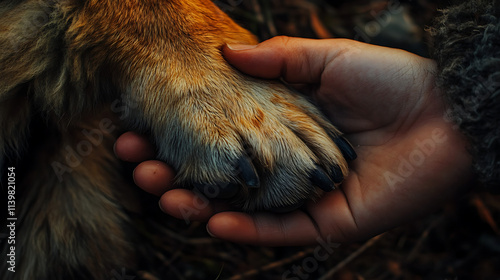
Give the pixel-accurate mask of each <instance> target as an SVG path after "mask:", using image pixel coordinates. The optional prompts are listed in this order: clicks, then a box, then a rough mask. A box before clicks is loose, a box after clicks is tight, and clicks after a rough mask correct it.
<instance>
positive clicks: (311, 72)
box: [223, 36, 339, 84]
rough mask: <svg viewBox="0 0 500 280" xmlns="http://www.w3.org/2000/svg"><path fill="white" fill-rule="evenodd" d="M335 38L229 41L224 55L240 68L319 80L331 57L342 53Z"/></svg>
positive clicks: (267, 75) (252, 72)
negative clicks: (251, 42)
mask: <svg viewBox="0 0 500 280" xmlns="http://www.w3.org/2000/svg"><path fill="white" fill-rule="evenodd" d="M336 45H337V44H336V43H335V40H331V39H327V40H315V39H302V38H291V37H284V36H279V37H274V38H272V39H269V40H267V41H264V42H262V43H260V44H258V45H256V46H252V45H226V46H224V48H223V55H224V57H225V58H226V60H227V61H228V62H229V63H230V64H231V65H233V66H234V67H236V68H237V69H239V70H240V71H242V72H244V73H246V74H249V75H252V76H255V77H259V78H266V79H277V78H283V79H284V80H285V81H287V82H289V83H308V84H310V83H318V82H320V80H321V74H322V72H323V70H324V67H325V65H326V64H327V59H329V58H334V57H335V56H336V54H337V53H339V48H336Z"/></svg>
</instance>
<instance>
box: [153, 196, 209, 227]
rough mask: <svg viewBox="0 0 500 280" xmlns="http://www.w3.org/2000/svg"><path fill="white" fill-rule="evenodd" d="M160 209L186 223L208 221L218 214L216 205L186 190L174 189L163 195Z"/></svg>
mask: <svg viewBox="0 0 500 280" xmlns="http://www.w3.org/2000/svg"><path fill="white" fill-rule="evenodd" d="M160 207H161V209H162V210H163V212H165V213H167V214H169V215H171V216H173V217H175V218H178V219H181V220H185V221H186V222H190V221H207V220H208V219H209V218H210V217H211V216H212V215H214V214H215V213H216V207H215V204H213V203H212V202H210V201H209V200H208V199H207V198H206V197H205V196H202V195H199V194H197V193H194V192H192V191H189V190H186V189H174V190H171V191H168V192H166V193H165V194H163V195H162V196H161V198H160Z"/></svg>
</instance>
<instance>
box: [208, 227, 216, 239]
mask: <svg viewBox="0 0 500 280" xmlns="http://www.w3.org/2000/svg"><path fill="white" fill-rule="evenodd" d="M206 229H207V232H208V234H209V235H210V236H212V237H215V238H217V236H215V235H214V234H213V233H211V232H210V230H209V229H208V225H207V226H206Z"/></svg>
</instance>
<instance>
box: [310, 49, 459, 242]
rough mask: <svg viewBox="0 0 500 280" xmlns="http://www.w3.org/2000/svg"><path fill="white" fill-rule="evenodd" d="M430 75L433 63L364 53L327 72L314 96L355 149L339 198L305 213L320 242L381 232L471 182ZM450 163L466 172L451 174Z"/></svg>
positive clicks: (348, 54)
mask: <svg viewBox="0 0 500 280" xmlns="http://www.w3.org/2000/svg"><path fill="white" fill-rule="evenodd" d="M360 48H362V51H361V49H360ZM353 52H354V53H353ZM374 54H376V55H374ZM434 69H435V65H434V63H433V62H432V61H431V60H428V59H424V58H420V57H417V56H415V55H412V54H409V53H407V52H404V51H399V50H392V49H385V48H380V47H375V46H369V45H362V46H360V47H359V48H356V47H354V48H352V47H351V48H349V50H348V51H345V52H343V53H342V55H340V56H337V57H336V58H335V59H333V60H331V61H330V62H329V63H327V64H326V66H325V69H324V71H323V75H322V81H321V86H320V87H319V88H317V90H315V91H313V92H312V94H313V96H314V97H315V98H316V99H317V100H319V102H320V104H327V105H326V106H327V107H326V108H325V111H326V112H331V114H330V115H329V117H330V118H331V119H332V120H333V121H334V122H336V123H337V124H338V126H339V127H340V128H341V130H343V131H344V132H346V133H347V136H348V137H349V139H350V140H351V141H352V142H353V143H354V144H355V145H356V146H357V149H356V151H357V153H358V159H357V160H356V161H354V162H352V164H351V173H350V175H349V177H348V178H347V179H346V181H345V182H344V183H343V186H342V192H333V193H330V194H327V195H325V196H324V198H322V199H321V201H319V202H318V203H316V204H311V205H310V206H309V211H310V214H311V217H312V218H313V220H314V222H315V223H316V225H317V228H318V229H319V231H320V233H321V234H322V235H323V236H324V235H327V234H333V235H334V236H337V239H339V240H341V239H344V240H352V239H353V238H364V237H366V236H369V235H372V234H375V233H378V232H381V231H383V230H386V229H388V227H391V226H392V225H394V224H400V223H402V222H404V221H406V220H408V219H412V218H415V217H418V216H421V215H423V214H425V213H427V212H429V211H433V210H435V206H437V205H440V204H439V202H442V201H444V200H447V199H450V198H451V197H453V196H454V195H455V194H456V193H458V192H459V191H460V189H459V188H456V187H454V186H460V185H461V184H463V181H466V180H467V179H468V176H469V175H468V174H469V173H468V171H467V170H468V167H469V164H468V162H469V159H468V156H467V153H466V151H465V148H464V147H465V143H464V140H463V139H462V136H461V135H460V133H459V132H458V131H456V130H454V129H453V127H452V125H451V124H450V123H449V122H448V121H447V120H446V118H445V115H444V111H445V110H444V105H443V104H442V101H440V96H439V92H437V90H436V89H435V87H434V81H433V79H432V77H433V75H432V72H433V71H434ZM460 150H462V151H463V152H461V153H460V152H457V151H460ZM455 162H461V163H463V164H461V165H459V166H455V168H451V169H450V168H449V166H453V163H455ZM449 186H453V187H452V188H450V187H449ZM433 205H434V207H433ZM342 208H343V209H342Z"/></svg>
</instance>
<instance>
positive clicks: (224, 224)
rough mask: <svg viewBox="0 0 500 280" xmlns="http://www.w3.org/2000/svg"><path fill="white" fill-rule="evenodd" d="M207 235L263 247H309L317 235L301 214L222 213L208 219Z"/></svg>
mask: <svg viewBox="0 0 500 280" xmlns="http://www.w3.org/2000/svg"><path fill="white" fill-rule="evenodd" d="M207 230H208V232H209V233H210V234H211V235H212V236H214V237H217V238H221V239H224V240H228V241H231V242H237V243H247V244H254V245H264V246H286V245H294V246H297V245H308V244H313V243H314V242H315V240H316V239H317V237H318V232H317V231H316V228H315V226H314V224H313V222H312V221H311V220H310V218H309V216H307V215H306V214H305V213H304V212H301V211H294V212H292V213H288V214H269V213H257V214H253V215H250V214H246V213H240V212H222V213H218V214H216V215H214V216H213V217H212V218H210V220H209V222H208V224H207Z"/></svg>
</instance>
